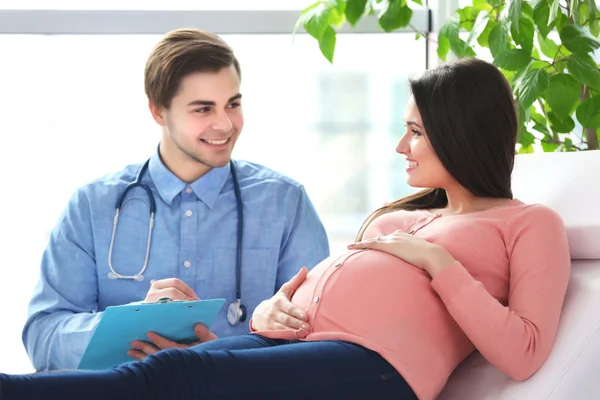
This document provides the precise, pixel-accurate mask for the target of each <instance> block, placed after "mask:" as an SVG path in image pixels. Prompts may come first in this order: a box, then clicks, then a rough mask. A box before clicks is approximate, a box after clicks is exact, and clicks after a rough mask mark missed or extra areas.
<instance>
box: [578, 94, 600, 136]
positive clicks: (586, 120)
mask: <svg viewBox="0 0 600 400" xmlns="http://www.w3.org/2000/svg"><path fill="white" fill-rule="evenodd" d="M575 115H577V120H578V121H579V123H581V125H582V126H584V127H586V128H594V129H598V128H600V97H592V98H591V99H587V100H586V101H584V102H583V103H581V104H580V105H579V107H577V111H576V112H575Z"/></svg>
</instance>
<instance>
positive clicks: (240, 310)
mask: <svg viewBox="0 0 600 400" xmlns="http://www.w3.org/2000/svg"><path fill="white" fill-rule="evenodd" d="M246 316H247V312H246V306H244V305H243V304H241V302H240V300H236V301H234V302H233V303H231V304H229V307H228V308H227V322H229V323H230V324H231V325H237V324H239V323H240V322H244V321H246Z"/></svg>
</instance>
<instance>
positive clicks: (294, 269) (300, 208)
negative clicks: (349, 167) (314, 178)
mask: <svg viewBox="0 0 600 400" xmlns="http://www.w3.org/2000/svg"><path fill="white" fill-rule="evenodd" d="M296 193H297V195H296V198H295V199H294V200H295V201H288V209H287V221H288V222H287V224H286V227H285V231H284V235H283V241H282V244H281V250H280V253H279V266H278V271H277V283H276V285H277V287H276V288H275V290H279V288H280V287H281V286H282V285H283V284H284V283H285V282H287V281H288V280H290V279H291V278H292V277H293V276H294V275H296V273H298V271H299V270H300V268H302V267H303V266H306V267H307V268H308V269H309V270H310V269H312V268H313V267H314V266H315V265H317V264H318V263H319V262H321V261H323V260H324V259H326V258H327V257H329V240H328V238H327V233H326V232H325V228H324V226H323V223H322V222H321V219H320V218H319V216H318V214H317V211H316V210H315V207H314V205H313V204H312V202H311V200H310V199H309V197H308V195H307V193H306V191H305V189H304V187H302V186H300V187H299V188H298V190H297V191H296Z"/></svg>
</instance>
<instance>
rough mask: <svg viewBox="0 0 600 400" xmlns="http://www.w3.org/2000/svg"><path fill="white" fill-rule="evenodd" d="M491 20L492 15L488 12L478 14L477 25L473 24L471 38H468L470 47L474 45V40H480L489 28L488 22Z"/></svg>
mask: <svg viewBox="0 0 600 400" xmlns="http://www.w3.org/2000/svg"><path fill="white" fill-rule="evenodd" d="M489 19H490V14H488V12H487V11H480V12H479V14H477V19H476V20H475V24H473V30H472V31H471V32H470V33H469V37H468V38H467V42H466V43H467V45H468V46H470V45H471V43H473V39H475V38H478V37H479V36H480V35H481V34H482V33H483V31H484V30H485V28H486V26H487V22H488V20H489Z"/></svg>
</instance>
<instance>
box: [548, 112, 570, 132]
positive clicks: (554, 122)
mask: <svg viewBox="0 0 600 400" xmlns="http://www.w3.org/2000/svg"><path fill="white" fill-rule="evenodd" d="M548 120H549V121H550V127H551V128H552V130H553V131H555V132H559V133H571V132H572V131H573V129H575V122H574V121H573V118H571V117H566V118H564V119H562V120H561V119H560V118H558V117H557V116H556V115H554V113H553V112H552V111H550V112H548Z"/></svg>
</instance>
